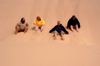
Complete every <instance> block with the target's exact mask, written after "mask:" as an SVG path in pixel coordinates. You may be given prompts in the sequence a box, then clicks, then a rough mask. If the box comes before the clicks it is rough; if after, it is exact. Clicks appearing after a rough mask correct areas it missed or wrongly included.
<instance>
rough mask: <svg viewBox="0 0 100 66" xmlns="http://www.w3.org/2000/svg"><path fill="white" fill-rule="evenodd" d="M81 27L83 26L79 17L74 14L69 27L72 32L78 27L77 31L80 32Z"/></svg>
mask: <svg viewBox="0 0 100 66" xmlns="http://www.w3.org/2000/svg"><path fill="white" fill-rule="evenodd" d="M80 27H81V26H80V23H79V21H78V19H77V18H76V17H75V16H74V15H73V16H72V17H71V19H69V21H68V24H67V28H68V29H70V30H71V31H72V32H73V29H76V31H77V32H78V29H79V28H80Z"/></svg>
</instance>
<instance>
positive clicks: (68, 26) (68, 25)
mask: <svg viewBox="0 0 100 66" xmlns="http://www.w3.org/2000/svg"><path fill="white" fill-rule="evenodd" d="M70 21H71V20H69V21H68V23H67V28H70Z"/></svg>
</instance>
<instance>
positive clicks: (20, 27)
mask: <svg viewBox="0 0 100 66" xmlns="http://www.w3.org/2000/svg"><path fill="white" fill-rule="evenodd" d="M15 30H16V33H15V34H17V33H18V32H24V33H26V32H27V30H28V23H26V22H25V18H21V21H20V23H18V24H17V25H16V27H15Z"/></svg>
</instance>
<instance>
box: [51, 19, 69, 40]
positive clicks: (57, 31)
mask: <svg viewBox="0 0 100 66" xmlns="http://www.w3.org/2000/svg"><path fill="white" fill-rule="evenodd" d="M52 32H54V39H57V38H56V37H57V35H58V34H59V35H60V36H61V40H64V38H63V34H64V33H65V34H68V31H66V29H65V28H64V27H63V26H62V24H61V23H60V21H58V22H57V25H56V26H55V27H54V28H52V29H51V30H50V31H49V33H52Z"/></svg>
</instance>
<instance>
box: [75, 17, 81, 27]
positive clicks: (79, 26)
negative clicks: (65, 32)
mask: <svg viewBox="0 0 100 66" xmlns="http://www.w3.org/2000/svg"><path fill="white" fill-rule="evenodd" d="M76 20H77V25H78V28H80V27H81V26H80V23H79V21H78V19H76Z"/></svg>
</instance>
